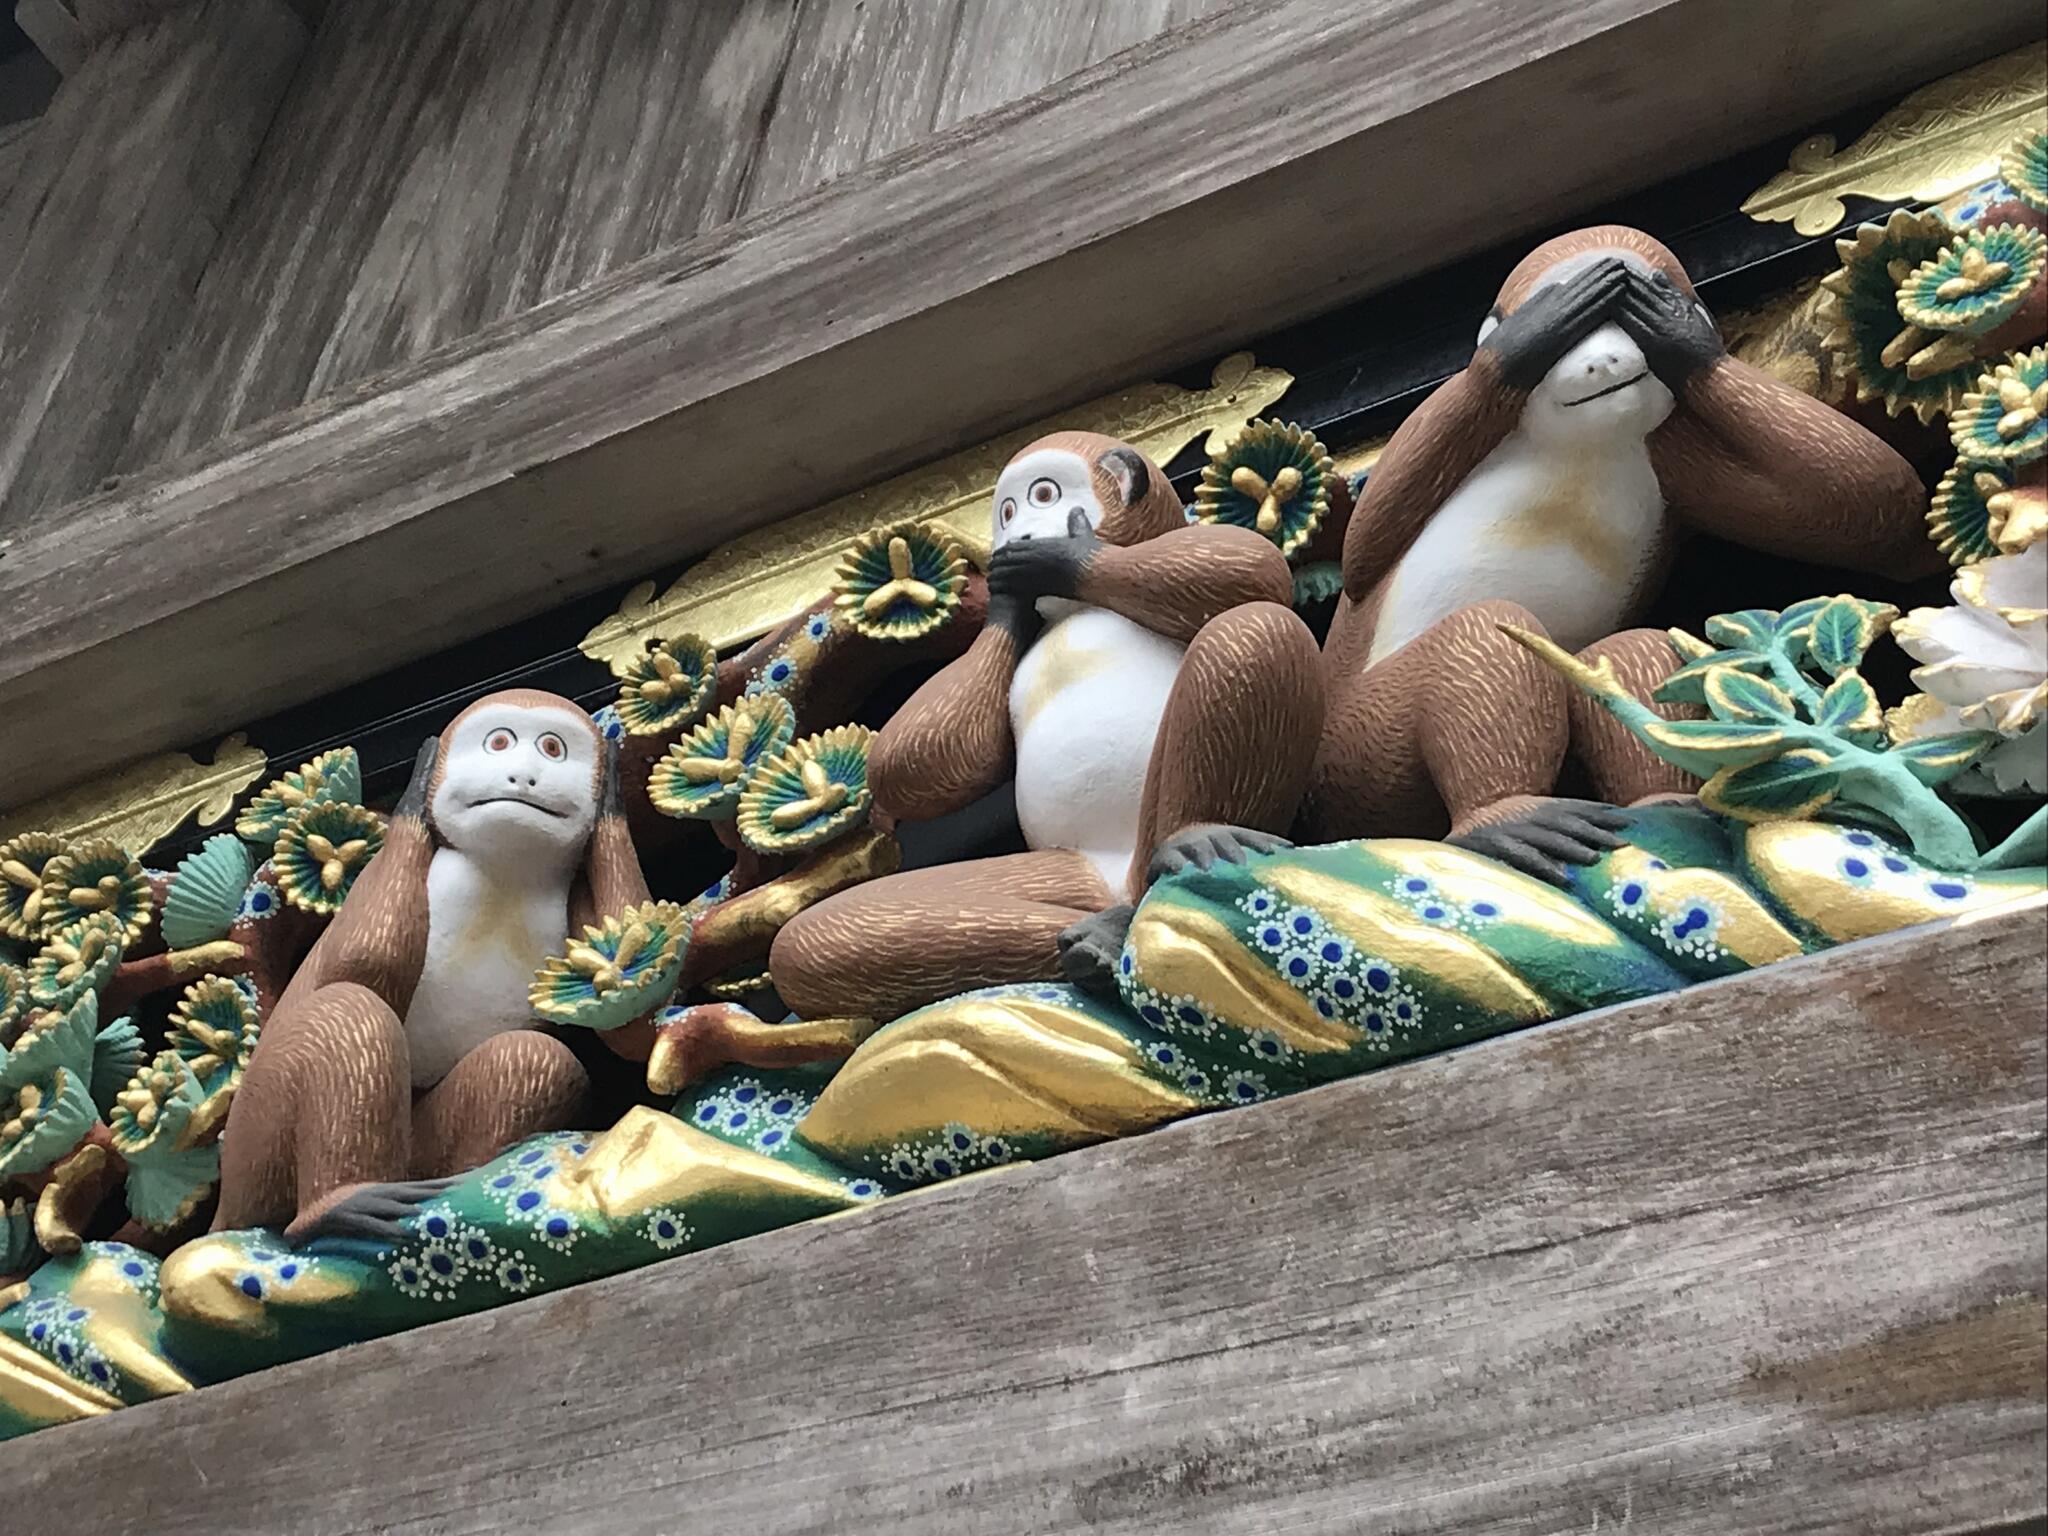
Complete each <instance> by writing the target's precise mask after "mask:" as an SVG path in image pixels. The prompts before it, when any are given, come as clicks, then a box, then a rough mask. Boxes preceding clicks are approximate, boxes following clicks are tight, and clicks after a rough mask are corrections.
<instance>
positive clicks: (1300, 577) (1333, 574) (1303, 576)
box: [1294, 560, 1344, 609]
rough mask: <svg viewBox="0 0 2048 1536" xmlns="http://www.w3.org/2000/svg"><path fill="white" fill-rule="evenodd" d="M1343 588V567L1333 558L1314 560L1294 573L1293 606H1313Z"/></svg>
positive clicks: (1326, 599) (1323, 601)
mask: <svg viewBox="0 0 2048 1536" xmlns="http://www.w3.org/2000/svg"><path fill="white" fill-rule="evenodd" d="M1343 590H1344V567H1343V566H1341V565H1339V564H1338V563H1337V562H1336V561H1334V560H1314V561H1311V562H1310V563H1309V564H1307V565H1304V566H1302V567H1300V568H1299V569H1298V570H1296V571H1295V573H1294V606H1295V607H1296V608H1297V609H1304V608H1313V607H1315V606H1316V605H1317V604H1318V603H1326V602H1328V601H1329V600H1330V599H1331V598H1333V597H1335V596H1336V595H1337V594H1338V593H1339V592H1342V591H1343Z"/></svg>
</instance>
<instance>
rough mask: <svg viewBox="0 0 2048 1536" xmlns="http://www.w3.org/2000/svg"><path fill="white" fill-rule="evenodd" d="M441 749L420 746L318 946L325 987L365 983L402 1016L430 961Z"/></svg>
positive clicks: (429, 743) (433, 744)
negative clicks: (434, 800) (433, 824)
mask: <svg viewBox="0 0 2048 1536" xmlns="http://www.w3.org/2000/svg"><path fill="white" fill-rule="evenodd" d="M439 747H440V741H439V738H437V737H433V736H429V737H428V738H427V740H426V741H425V743H424V744H423V745H422V746H421V747H420V754H419V758H418V761H417V762H415V764H414V765H413V776H412V782H411V783H410V784H408V785H407V786H406V790H405V794H404V795H403V796H402V797H401V798H400V800H399V802H398V804H397V806H396V807H394V808H393V810H392V812H391V824H390V825H389V826H387V827H386V828H385V829H384V846H383V847H382V848H380V849H378V851H377V856H376V857H375V858H373V859H371V860H370V862H369V864H368V866H367V867H365V868H364V870H363V872H362V874H361V875H360V876H358V877H357V879H356V883H355V887H354V889H352V890H351V891H350V892H349V893H348V900H347V901H345V902H343V903H342V906H341V910H340V911H339V912H337V913H336V914H335V915H334V921H333V922H332V923H331V924H330V925H329V926H328V929H327V932H326V933H324V934H323V935H321V938H320V943H319V945H318V946H317V948H316V950H315V953H316V954H317V956H318V958H319V965H320V974H319V978H318V984H319V985H321V986H325V985H327V984H328V983H329V982H336V981H353V982H356V983H359V984H360V985H362V986H365V987H368V988H369V989H370V990H371V991H372V992H374V993H376V994H377V995H378V996H379V997H381V998H383V999H384V1001H385V1002H386V1003H387V1004H389V1005H390V1007H391V1011H392V1012H393V1013H395V1014H397V1015H398V1016H399V1017H400V1018H404V1017H405V1011H406V1009H408V1008H409V1007H411V1006H412V993H413V988H414V987H416V986H418V985H419V981H420V972H421V971H422V970H424V969H425V968H426V963H427V867H428V866H429V865H430V864H432V863H433V861H434V839H433V836H432V834H431V833H429V832H428V831H427V823H426V811H427V786H428V784H429V783H430V782H431V781H432V779H433V774H434V758H435V754H436V753H437V752H438V750H439ZM308 963H309V964H310V963H311V961H310V960H309V962H308Z"/></svg>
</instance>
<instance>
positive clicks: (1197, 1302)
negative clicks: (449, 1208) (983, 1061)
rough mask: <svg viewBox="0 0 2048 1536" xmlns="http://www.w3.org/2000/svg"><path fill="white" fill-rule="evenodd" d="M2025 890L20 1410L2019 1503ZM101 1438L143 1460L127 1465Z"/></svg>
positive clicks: (1158, 1509)
mask: <svg viewBox="0 0 2048 1536" xmlns="http://www.w3.org/2000/svg"><path fill="white" fill-rule="evenodd" d="M2044 914H2048V908H2044V906H2043V904H2042V903H2041V902H2039V901H2034V902H2031V903H2029V904H2026V905H2024V906H2020V907H2015V908H2007V909H2004V910H2002V911H1999V912H1994V913H1991V914H1987V915H1985V916H1982V917H1980V918H1978V919H1977V920H1975V921H1966V922H1962V923H1957V924H1953V925H1946V926H1939V927H1930V928H1924V929H1919V930H1914V931H1911V932H1908V933H1903V934H1897V935H1893V936H1891V937H1889V938H1886V939H1880V940H1873V941H1869V942H1866V943H1863V944H1857V945H1853V946H1850V947H1847V948H1844V949H1841V950H1838V951H1835V952H1833V953H1831V954H1828V955H1825V956H1822V957H1818V958H1813V959H1807V960H1800V961H1794V962H1790V963H1787V964H1784V965H1781V966H1774V967H1771V968H1769V969H1766V970H1763V971H1759V972H1755V973H1753V974H1750V975H1747V976H1744V977H1740V978H1736V979H1733V980H1729V981H1723V982H1718V983H1714V984H1711V985H1707V986H1701V987H1697V988H1694V989H1692V990H1690V991H1687V992H1683V993H1679V994H1676V995H1673V996H1670V997H1665V998H1658V999H1652V1000H1649V1001H1646V1002H1641V1003H1635V1004H1629V1005H1625V1006H1623V1007H1620V1008H1614V1009H1609V1010H1606V1011H1604V1012H1602V1013H1598V1014H1589V1015H1586V1016H1584V1017H1582V1018H1579V1019H1576V1020H1569V1021H1566V1022H1563V1023H1560V1024H1556V1025H1551V1026H1547V1027H1544V1028H1539V1029H1536V1030H1533V1031H1530V1032H1528V1033H1525V1034H1521V1035H1516V1036H1509V1037H1505V1038H1502V1039H1500V1040H1497V1041H1493V1042H1489V1043H1486V1044H1483V1045H1479V1046H1475V1047H1472V1048H1469V1049H1466V1050H1463V1051H1459V1052H1455V1053H1453V1054H1450V1055H1447V1056H1441V1057H1437V1058H1434V1059H1431V1060H1426V1061H1421V1062H1416V1063H1412V1064H1409V1065H1406V1066H1402V1067H1398V1068H1394V1069H1392V1070H1389V1071H1385V1072H1382V1073H1378V1074H1375V1075H1370V1076H1367V1077H1363V1078H1357V1079H1353V1080H1351V1081H1349V1082H1346V1083H1340V1084H1337V1085H1334V1086H1332V1087H1328V1088H1323V1089H1319V1090H1316V1091H1313V1092H1310V1093H1306V1094H1302V1095H1299V1096H1297V1097H1295V1098H1291V1099H1286V1100H1282V1101H1279V1102H1276V1103H1273V1104H1268V1105H1262V1106H1257V1107H1254V1108H1251V1109H1246V1110H1238V1111H1233V1112H1230V1113H1226V1114H1221V1115H1215V1116H1211V1117H1208V1118H1204V1119H1200V1120H1195V1121H1189V1122H1184V1123H1182V1124H1180V1125H1178V1126H1174V1127H1169V1128H1167V1129H1165V1130H1162V1131H1157V1132H1154V1133H1152V1134H1150V1135H1146V1136H1140V1137H1137V1138H1135V1139H1133V1140H1130V1141H1126V1142H1121V1143H1116V1144H1112V1145H1109V1146H1104V1147H1100V1148H1095V1149H1092V1150H1090V1151H1086V1152H1081V1153H1075V1154H1071V1155H1068V1156H1066V1157H1062V1158H1057V1159H1053V1160H1051V1161H1049V1162H1045V1163H1041V1164H1037V1165H1034V1166H1031V1167H1026V1168H1019V1169H1011V1170H1005V1171H1003V1172H1000V1173H996V1174H991V1175H986V1176H981V1177H975V1178H970V1179H967V1180H963V1181H960V1182H958V1183H954V1184H951V1185H946V1186H942V1187H940V1188H939V1189H937V1190H935V1191H932V1192H930V1193H927V1194H924V1195H919V1196H915V1197H912V1198H908V1199H902V1200H897V1201H893V1202H889V1203H887V1204H885V1205H883V1206H881V1207H879V1208H876V1209H873V1210H869V1211H864V1212H860V1213H857V1214H854V1215H851V1216H847V1217H843V1218H836V1219H829V1220H826V1221H822V1222H817V1223H812V1224H810V1225H806V1226H802V1227H797V1228H791V1229H787V1230H785V1231H782V1232H778V1233H772V1234H769V1235H767V1236H764V1237H760V1238H756V1239H753V1240H751V1241H747V1242H743V1243H739V1244H735V1245H733V1246H731V1247H728V1248H724V1249H719V1250H715V1251H713V1252H709V1253H704V1254H698V1255H693V1256H690V1257H685V1258H681V1259H676V1260H672V1261H669V1262H665V1263H661V1264H657V1265H655V1266H653V1267H652V1268H649V1269H645V1270H641V1271H638V1272H636V1273H633V1274H630V1275H625V1276H620V1277H618V1278H615V1279H613V1280H609V1281H604V1282H601V1283H598V1284H594V1285H589V1286H584V1287H580V1288H577V1289H574V1290H571V1291H567V1292H563V1293H560V1294H558V1295H554V1296H549V1297H542V1298H538V1299H535V1300H532V1301H529V1302H525V1303H522V1304H519V1305H516V1306H512V1307H508V1308H506V1309H504V1310H502V1311H499V1312H495V1313H490V1314H486V1315H483V1316H479V1317H474V1318H469V1319H465V1320H460V1321H456V1322H451V1323H446V1324H442V1325H439V1326H437V1327H433V1328H429V1329H425V1330H421V1331H418V1332H415V1333H413V1334H410V1335H407V1336H403V1337H399V1338H394V1339H389V1340H383V1341H379V1342H376V1343H373V1344H368V1345H362V1346H358V1347H356V1348H352V1349H347V1350H343V1351H340V1352H337V1353H335V1354H332V1355H328V1356H324V1357H321V1358H318V1359H315V1360H311V1361H307V1362H302V1363H301V1364H299V1365H296V1366H290V1367H286V1368H283V1369H280V1370H276V1371H272V1372H269V1373H267V1374H263V1375H258V1376H254V1377H248V1378H244V1379H243V1380H241V1381H238V1382H230V1383H227V1384H225V1385H222V1386H219V1387H214V1388H208V1389H206V1390H204V1391H201V1392H199V1393H197V1394H195V1395H192V1396H190V1397H187V1398H184V1399H180V1400H176V1401H170V1402H164V1403H158V1404H153V1405H150V1406H147V1407H143V1408H137V1409H130V1410H127V1411H124V1412H121V1413H117V1414H115V1415H113V1416H111V1417H109V1418H106V1419H103V1420H98V1421H94V1422H90V1423H86V1424H81V1425H75V1426H70V1427H66V1428H63V1429H58V1430H53V1431H48V1432H45V1433H42V1434H39V1435H35V1436H33V1437H30V1438H28V1439H24V1440H20V1441H16V1442H13V1443H10V1444H7V1445H4V1446H0V1485H4V1486H6V1487H7V1488H9V1489H10V1490H12V1491H13V1493H14V1495H15V1501H16V1502H17V1503H18V1504H20V1505H22V1506H25V1507H28V1508H63V1509H65V1510H66V1512H67V1515H68V1516H70V1517H71V1518H72V1519H73V1520H74V1522H75V1523H76V1524H78V1525H79V1526H80V1528H97V1529H123V1528H124V1526H123V1524H122V1521H123V1519H124V1511H127V1510H129V1509H130V1508H131V1507H132V1504H131V1501H132V1499H133V1497H134V1492H133V1491H134V1489H136V1488H138V1487H143V1488H148V1489H150V1490H151V1495H150V1506H149V1507H150V1514H149V1524H150V1529H151V1530H152V1531H153V1532H157V1533H159V1536H174V1533H186V1532H191V1533H213V1532H218V1531H221V1530H235V1531H287V1530H288V1531H292V1532H295V1533H300V1536H316V1533H341V1532H370V1531H377V1532H425V1531H433V1532H450V1533H453V1532H492V1531H506V1530H542V1529H544V1530H549V1531H564V1532H568V1531H588V1532H592V1533H605V1536H628V1533H636V1532H648V1533H654V1532H662V1533H677V1532H699V1531H702V1532H715V1531H737V1530H745V1531H749V1532H761V1533H784V1532H847V1531H874V1532H882V1531H887V1532H891V1533H898V1536H923V1533H930V1536H975V1533H983V1532H988V1533H993V1532H1038V1531H1067V1530H1100V1531H1114V1532H1131V1533H1137V1532H1162V1531H1174V1532H1188V1533H1202V1532H1219V1533H1220V1532H1233V1533H1235V1532H1245V1531H1259V1532H1269V1531H1270V1532H1277V1531H1290V1532H1331V1533H1346V1536H1350V1533H1358V1532H1402V1533H1408V1536H1420V1533H1434V1532H1446V1533H1449V1532H1458V1533H1464V1536H1474V1533H1500V1536H1506V1533H1517V1536H1521V1533H1530V1532H1565V1531H1571V1532H1591V1531H1603V1532H1605V1531H1645V1532H1648V1531H1655V1532H1659V1533H1684V1536H1694V1533H1699V1536H1704V1533H1722V1532H1727V1533H1737V1532H1739V1533H1742V1536H1758V1533H1778V1532H1801V1533H1812V1532H1845V1533H1854V1536H1890V1533H1904V1532H1936V1531H1949V1532H1958V1531H1965V1530H1994V1529H1996V1530H2020V1529H2027V1528H2029V1525H2028V1524H2026V1523H2024V1522H2032V1521H2036V1520H2038V1519H2039V1518H2040V1516H2041V1515H2042V1513H2043V1512H2044V1511H2048V1402H2044V1393H2048V1333H2044V1315H2048V1313H2044V1306H2048V1294H2044V1292H2048V1278H2044V1266H2048V1204H2044V1201H2048V1161H2044V1159H2048V1124H2044V1113H2048V1112H2044V1107H2043V1095H2044V1092H2048V1043H2044V1040H2043V1034H2042V1029H2041V1021H2042V1017H2043V1009H2044V1007H2048V962H2044V952H2043V942H2042V941H2043V919H2044ZM110 1467H118V1468H119V1469H120V1472H121V1475H120V1476H118V1477H111V1476H108V1475H106V1469H107V1468H110Z"/></svg>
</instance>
